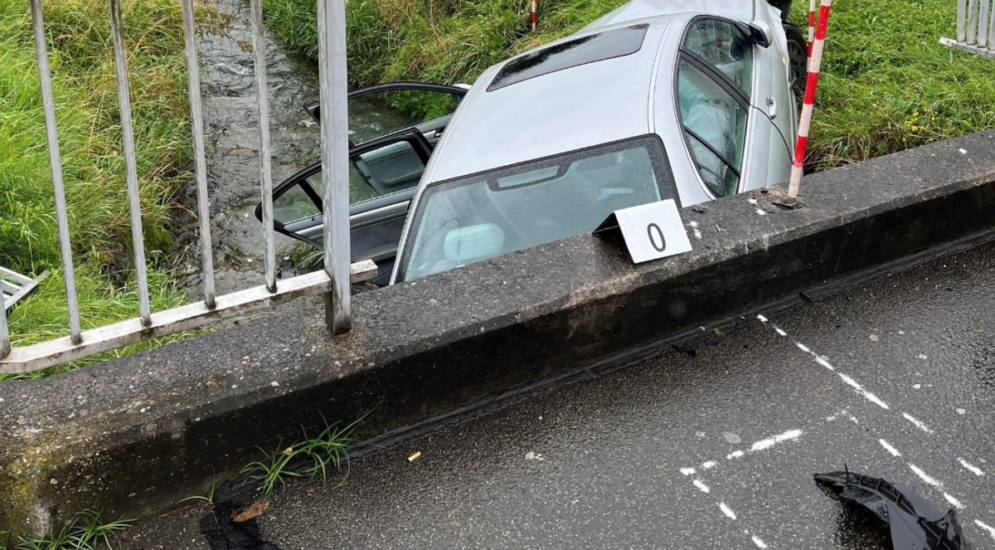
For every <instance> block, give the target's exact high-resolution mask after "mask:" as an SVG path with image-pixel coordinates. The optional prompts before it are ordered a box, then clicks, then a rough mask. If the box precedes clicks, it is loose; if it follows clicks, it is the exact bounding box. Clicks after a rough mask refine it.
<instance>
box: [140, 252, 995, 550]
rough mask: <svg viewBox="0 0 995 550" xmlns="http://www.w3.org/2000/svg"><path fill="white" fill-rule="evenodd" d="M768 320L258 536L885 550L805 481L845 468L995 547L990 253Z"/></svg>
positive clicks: (458, 430) (495, 416)
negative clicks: (949, 516) (910, 491)
mask: <svg viewBox="0 0 995 550" xmlns="http://www.w3.org/2000/svg"><path fill="white" fill-rule="evenodd" d="M762 313H766V315H765V317H766V319H767V320H766V322H764V321H763V320H761V319H758V318H757V317H756V316H755V315H751V316H749V317H748V318H743V319H742V320H740V321H739V322H738V323H736V324H735V325H734V326H731V327H723V328H722V330H721V331H715V330H713V329H710V328H706V329H705V330H704V331H703V332H702V334H701V336H700V337H699V338H696V339H694V340H692V341H689V342H687V343H685V344H683V345H682V349H681V350H676V349H668V350H664V351H662V352H661V353H660V354H659V355H658V356H655V357H653V358H651V359H648V360H644V361H642V362H640V363H638V364H635V365H632V366H628V367H625V368H622V369H619V370H615V371H613V372H611V373H609V374H605V375H603V376H600V377H597V378H593V379H589V380H586V381H583V382H580V383H576V384H573V385H569V386H565V387H558V388H552V389H547V390H543V391H541V392H539V393H537V394H535V395H532V396H530V397H529V398H528V399H525V400H523V401H521V402H518V403H516V404H514V405H511V406H509V407H507V408H504V409H502V410H500V411H498V412H495V413H492V414H489V415H487V416H484V417H482V418H478V419H476V420H473V421H470V422H468V423H466V424H463V425H460V426H456V427H451V428H448V429H446V430H444V431H441V432H439V433H436V434H434V435H430V436H427V437H424V438H422V439H420V440H416V441H412V442H408V443H404V444H401V445H398V446H396V447H393V448H390V449H387V450H385V451H383V452H381V453H379V454H376V455H374V456H371V457H368V458H365V459H362V460H359V461H356V462H355V463H353V465H352V469H351V472H350V475H349V476H348V478H347V479H344V480H342V479H338V480H332V481H330V482H329V484H328V485H327V486H321V485H320V484H307V483H300V484H293V485H291V486H290V487H289V488H288V489H286V490H285V491H283V492H280V493H279V494H277V495H275V496H274V497H273V498H272V499H271V506H270V508H269V510H268V511H267V513H266V514H265V515H264V516H262V517H261V518H260V525H261V529H262V535H263V538H265V539H266V540H267V541H269V542H271V543H273V544H274V545H276V546H277V547H279V548H280V549H283V550H290V549H318V548H433V549H441V548H516V549H518V548H571V549H573V548H696V549H698V548H772V549H773V548H781V549H808V548H813V549H827V548H845V549H868V550H869V549H886V548H889V549H890V548H891V546H890V543H889V539H888V536H887V531H886V530H884V529H882V528H881V527H880V526H879V525H878V524H877V523H875V522H874V521H872V520H869V519H868V518H867V517H866V516H865V515H864V514H860V513H856V512H854V511H853V510H851V509H850V508H849V507H845V506H842V505H841V504H840V503H839V502H838V501H837V500H835V499H834V498H832V497H831V496H829V495H828V494H827V493H826V492H825V491H823V490H822V489H820V488H819V486H817V485H816V484H815V482H814V481H813V478H812V476H813V474H815V473H817V472H827V471H834V470H842V469H843V466H844V464H846V465H847V467H849V469H850V470H851V471H855V472H859V473H865V474H869V475H873V476H876V477H884V478H886V479H888V480H891V481H898V482H903V483H905V484H907V485H910V486H911V487H913V488H914V489H916V490H917V491H918V492H919V493H920V494H921V495H922V496H924V497H925V498H926V499H927V500H929V501H930V502H932V503H933V504H934V505H935V506H936V507H937V508H939V509H942V510H946V509H947V508H949V507H957V508H958V514H959V517H960V519H961V523H962V524H963V525H964V530H965V534H966V536H967V537H968V540H969V541H970V542H971V543H972V544H973V545H974V548H975V549H995V483H993V482H992V478H993V476H995V412H993V411H995V244H989V245H985V246H982V247H979V248H976V249H974V250H972V251H969V252H966V253H962V254H959V255H956V256H949V257H946V258H944V259H941V260H938V261H934V262H931V263H929V264H926V265H922V266H919V267H916V268H913V269H911V270H909V271H906V272H904V273H902V274H899V275H895V276H892V277H888V278H885V279H879V280H876V281H872V282H870V283H866V284H862V285H859V286H857V287H854V288H851V289H848V290H845V291H843V292H841V293H839V294H837V295H835V296H832V297H830V298H828V299H825V300H823V301H821V302H818V303H816V304H808V305H803V306H798V307H794V308H791V309H788V310H784V311H780V312H762ZM416 451H419V452H421V458H419V459H418V460H415V461H414V462H409V461H408V457H409V455H411V454H413V453H415V452H416ZM692 470H693V472H692ZM200 515H203V512H202V511H187V512H184V513H179V514H174V515H172V516H169V517H167V518H164V519H161V520H159V521H157V522H153V523H150V524H146V525H144V526H142V527H141V528H139V529H138V531H137V534H138V535H139V537H138V540H137V541H135V543H133V547H135V548H171V549H172V548H207V545H206V544H205V543H204V540H203V537H200V536H199V535H198V534H197V525H196V524H197V521H198V520H199V516H200Z"/></svg>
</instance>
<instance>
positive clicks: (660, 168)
mask: <svg viewBox="0 0 995 550" xmlns="http://www.w3.org/2000/svg"><path fill="white" fill-rule="evenodd" d="M640 142H642V143H646V144H652V145H650V146H648V147H647V153H648V154H649V158H650V162H651V164H652V166H653V173H654V176H656V178H657V182H656V184H657V189H658V191H659V193H660V200H661V201H662V200H670V199H672V200H673V201H674V202H675V203H676V204H677V208H681V206H682V202H681V196H680V193H679V192H678V189H677V182H676V180H675V179H674V172H673V169H672V168H671V166H670V158H669V156H668V154H667V146H666V144H664V143H663V139H662V138H661V137H660V136H659V135H658V134H656V133H650V134H642V135H638V136H632V137H628V138H624V139H619V140H615V141H608V142H605V143H599V144H597V145H592V146H590V147H583V148H580V149H573V150H570V151H565V152H562V153H557V154H555V155H548V156H545V157H540V158H535V159H529V160H526V161H523V162H516V163H513V164H508V165H505V166H498V167H496V168H489V169H487V170H482V171H479V172H474V173H471V174H466V175H462V176H457V177H455V178H449V179H446V180H442V181H437V182H432V183H430V184H427V185H425V186H424V187H422V188H420V189H418V193H417V194H416V196H415V198H414V202H413V203H412V205H411V210H409V212H408V226H407V227H406V228H405V231H404V233H402V236H401V246H402V247H403V248H399V249H398V250H399V252H400V253H399V254H398V256H397V258H396V260H395V263H394V273H393V274H392V275H391V284H396V283H399V282H402V281H403V278H404V275H405V273H406V272H407V263H408V261H409V260H410V257H411V252H412V248H413V247H414V243H415V241H416V240H417V239H416V237H417V235H418V229H419V228H420V227H421V222H422V218H423V217H424V214H425V208H426V206H427V204H428V201H427V199H428V198H430V195H428V193H429V192H430V191H431V192H435V191H436V190H438V189H440V188H443V187H448V186H453V185H455V184H457V183H460V182H462V181H465V180H470V179H475V178H479V177H480V176H483V175H485V174H492V173H496V172H500V171H505V170H512V169H514V168H517V167H520V166H527V165H532V164H536V163H542V162H545V161H550V160H555V159H557V158H562V157H568V156H573V155H580V154H583V153H585V152H587V151H592V150H597V149H604V148H608V147H613V146H618V145H623V144H626V143H640Z"/></svg>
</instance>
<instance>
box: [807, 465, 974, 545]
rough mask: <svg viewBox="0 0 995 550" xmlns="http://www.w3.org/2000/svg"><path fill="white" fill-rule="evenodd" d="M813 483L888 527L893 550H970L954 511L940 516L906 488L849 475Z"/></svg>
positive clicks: (828, 476)
mask: <svg viewBox="0 0 995 550" xmlns="http://www.w3.org/2000/svg"><path fill="white" fill-rule="evenodd" d="M815 479H816V481H819V482H820V483H823V484H826V485H829V486H831V487H832V489H833V490H835V491H836V492H837V493H839V495H840V497H841V498H843V499H846V500H849V501H852V502H855V503H857V504H860V505H861V506H863V507H865V508H867V509H868V510H870V511H871V512H874V514H875V515H876V516H877V517H878V518H879V519H881V521H883V522H885V523H887V524H889V525H890V526H891V542H892V545H893V547H894V549H895V550H971V545H970V544H968V542H967V541H965V540H964V536H963V535H962V534H961V528H960V524H959V523H957V512H956V510H953V509H951V510H950V511H949V512H947V513H946V514H945V515H944V514H941V513H940V512H938V511H937V510H936V508H933V506H932V505H931V504H930V503H929V502H927V501H926V499H924V498H922V497H921V496H919V495H918V494H917V493H916V492H915V491H913V490H912V489H910V488H909V487H907V486H905V485H902V484H899V483H896V484H891V483H888V482H887V481H885V480H883V479H879V478H876V477H870V476H864V475H860V474H854V473H851V472H849V471H846V472H832V473H828V474H816V475H815Z"/></svg>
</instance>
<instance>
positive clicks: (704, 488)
mask: <svg viewBox="0 0 995 550" xmlns="http://www.w3.org/2000/svg"><path fill="white" fill-rule="evenodd" d="M694 486H695V487H697V488H698V490H699V491H701V492H702V493H708V492H710V490H709V489H708V485H705V484H704V483H702V482H701V481H699V480H697V479H696V480H694Z"/></svg>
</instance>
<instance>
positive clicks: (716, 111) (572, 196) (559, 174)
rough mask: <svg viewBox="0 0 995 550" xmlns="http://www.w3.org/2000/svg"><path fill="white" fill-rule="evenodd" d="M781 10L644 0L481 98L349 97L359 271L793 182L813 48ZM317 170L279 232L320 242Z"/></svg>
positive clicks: (492, 77)
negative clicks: (661, 203) (622, 212)
mask: <svg viewBox="0 0 995 550" xmlns="http://www.w3.org/2000/svg"><path fill="white" fill-rule="evenodd" d="M771 1H772V2H774V0H771ZM777 4H778V7H775V6H772V5H770V4H768V3H767V2H766V1H765V0H634V1H632V2H629V3H628V4H626V5H624V6H622V7H621V8H619V9H617V10H615V11H614V12H612V13H610V14H608V15H606V16H605V17H602V18H601V19H599V20H597V21H595V22H594V23H592V24H591V25H588V26H587V27H585V28H584V29H582V30H581V31H580V32H578V33H576V34H574V35H572V36H569V37H567V38H564V39H562V40H559V41H557V42H554V43H551V44H548V45H546V46H543V47H540V48H537V49H535V50H532V51H529V52H526V53H524V54H522V55H519V56H517V57H514V58H512V59H510V60H508V61H506V62H503V63H500V64H498V65H495V66H493V67H491V68H489V69H488V70H487V71H485V72H484V74H483V75H482V76H481V77H480V78H479V79H478V80H477V81H476V82H475V83H474V84H473V86H472V87H470V89H469V91H467V90H466V89H465V88H461V87H447V86H435V85H428V84H415V83H398V84H386V85H381V86H376V87H374V88H370V89H366V90H359V91H357V92H353V93H352V94H350V103H349V112H350V133H351V135H352V136H353V141H354V142H355V144H354V147H353V150H352V155H351V160H352V166H351V167H350V175H351V178H350V191H351V193H350V195H351V197H350V198H351V203H352V204H351V206H350V209H351V227H352V247H353V261H358V260H363V259H374V260H375V261H377V263H378V266H379V267H380V274H379V275H378V278H377V282H378V283H380V284H386V283H387V282H388V281H390V282H392V283H398V282H403V281H408V280H411V279H416V278H419V277H424V276H427V275H431V274H433V273H438V272H440V271H444V270H448V269H453V268H457V267H460V266H464V265H467V264H470V263H473V262H477V261H481V260H484V259H487V258H492V257H495V256H499V255H501V254H507V253H509V252H513V251H517V250H522V249H525V248H529V247H532V246H536V245H540V244H543V243H548V242H552V241H555V240H558V239H563V238H566V237H570V236H573V235H577V234H580V233H585V232H590V231H592V230H593V229H594V228H596V227H597V226H598V225H599V224H600V223H601V222H602V221H604V219H605V218H606V217H607V216H608V215H609V214H611V213H612V212H613V211H615V210H618V209H621V208H626V207H630V206H635V205H639V204H644V203H648V202H653V201H658V200H662V199H674V200H675V201H676V202H677V203H678V205H679V206H688V205H692V204H696V203H701V202H705V201H709V200H712V199H715V198H717V197H722V196H726V195H731V194H734V193H739V192H743V191H746V190H749V189H756V188H759V187H764V186H767V185H770V184H775V183H781V182H784V181H786V180H787V179H788V175H789V172H790V166H791V158H792V148H793V138H794V136H795V134H796V125H797V120H796V117H797V110H796V103H795V99H794V94H793V92H792V83H793V82H799V81H801V80H803V77H804V71H805V42H804V39H803V38H802V37H801V33H800V32H799V31H798V29H797V28H796V27H794V26H792V25H790V24H789V23H787V22H786V19H785V18H784V17H785V16H784V12H786V11H787V9H788V8H789V7H790V0H777ZM782 10H783V11H782ZM308 111H309V112H310V113H311V114H312V115H313V116H315V118H319V117H320V114H319V113H318V108H317V106H316V105H312V106H309V107H308ZM454 111H455V112H454ZM354 119H355V120H354ZM320 170H321V166H320V165H319V164H316V165H314V166H311V167H310V168H307V169H305V170H303V171H301V173H299V174H297V175H296V176H294V177H293V178H291V179H289V180H287V181H286V182H284V183H283V184H282V185H280V186H279V187H278V188H277V190H276V191H275V197H274V206H275V212H276V215H275V218H276V228H277V230H278V231H281V232H283V233H284V234H287V235H289V236H291V237H294V238H297V239H300V240H303V241H305V242H308V243H310V244H312V245H314V246H317V247H319V248H320V247H321V241H320V239H321V223H322V220H323V217H322V215H321V212H322V208H321V202H320V197H321V196H322V190H321V188H320V187H321V178H320ZM402 224H403V225H402ZM402 227H403V233H402ZM398 241H399V244H398ZM395 260H396V261H395Z"/></svg>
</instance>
